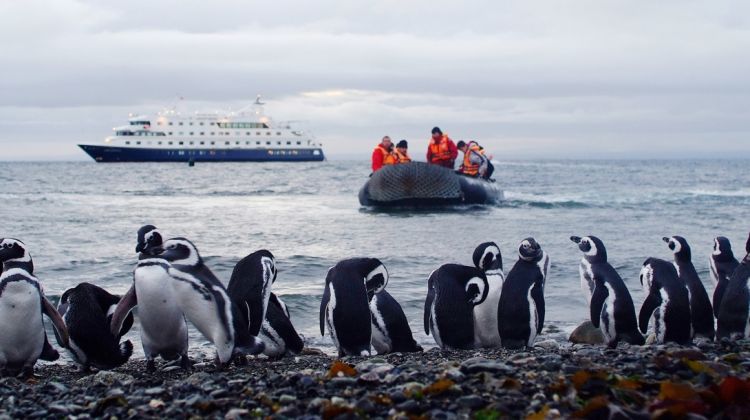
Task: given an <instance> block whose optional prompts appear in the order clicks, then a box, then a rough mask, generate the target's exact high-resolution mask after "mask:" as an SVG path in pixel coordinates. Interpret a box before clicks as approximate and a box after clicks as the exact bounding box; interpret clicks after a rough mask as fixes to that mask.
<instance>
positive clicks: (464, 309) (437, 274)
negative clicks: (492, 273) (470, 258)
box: [424, 264, 489, 350]
mask: <svg viewBox="0 0 750 420" xmlns="http://www.w3.org/2000/svg"><path fill="white" fill-rule="evenodd" d="M488 288H489V287H488V286H487V277H485V275H484V273H483V272H482V271H481V270H479V269H477V268H475V267H468V266H465V265H459V264H445V265H443V266H441V267H440V268H438V269H437V270H435V271H433V272H432V274H430V277H429V278H428V279H427V299H426V300H425V303H424V332H425V333H426V334H428V335H429V334H432V336H433V338H434V339H435V342H436V343H437V345H438V346H440V348H441V349H443V350H469V349H473V348H474V341H475V333H474V328H475V326H474V307H475V306H476V305H479V304H481V303H482V302H484V300H485V299H487V289H488Z"/></svg>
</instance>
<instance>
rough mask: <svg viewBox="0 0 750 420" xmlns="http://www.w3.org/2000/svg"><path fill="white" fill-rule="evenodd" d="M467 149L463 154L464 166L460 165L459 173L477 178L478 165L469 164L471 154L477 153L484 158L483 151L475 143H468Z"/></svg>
mask: <svg viewBox="0 0 750 420" xmlns="http://www.w3.org/2000/svg"><path fill="white" fill-rule="evenodd" d="M468 146H469V148H468V149H467V150H466V153H464V164H463V165H462V167H461V168H462V169H461V172H462V173H464V174H466V175H471V176H477V174H479V165H477V164H475V163H471V152H477V153H479V154H480V155H482V156H484V149H482V148H481V147H480V146H479V144H477V142H475V141H470V142H469V144H468Z"/></svg>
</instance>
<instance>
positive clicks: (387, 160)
mask: <svg viewBox="0 0 750 420" xmlns="http://www.w3.org/2000/svg"><path fill="white" fill-rule="evenodd" d="M375 148H376V149H380V152H381V153H383V166H385V165H395V164H396V163H398V160H397V159H398V158H397V157H396V155H395V154H393V153H391V152H389V151H387V150H385V148H384V147H380V145H378V146H377V147H375Z"/></svg>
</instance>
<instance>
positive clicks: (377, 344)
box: [370, 290, 423, 354]
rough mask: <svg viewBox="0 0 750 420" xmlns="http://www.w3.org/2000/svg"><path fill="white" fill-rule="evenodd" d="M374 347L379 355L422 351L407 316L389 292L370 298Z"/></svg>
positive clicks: (379, 293) (376, 294)
mask: <svg viewBox="0 0 750 420" xmlns="http://www.w3.org/2000/svg"><path fill="white" fill-rule="evenodd" d="M370 313H371V314H372V347H373V348H374V349H375V351H376V352H378V354H385V353H399V352H400V353H410V352H418V351H422V350H423V349H422V347H421V346H420V345H419V344H417V342H416V341H415V340H414V336H413V335H412V332H411V328H410V327H409V321H408V320H407V319H406V314H404V310H403V309H402V308H401V305H399V304H398V302H397V301H396V299H394V298H393V296H391V294H390V293H388V291H387V290H381V291H380V292H378V293H375V294H374V295H373V296H372V298H370Z"/></svg>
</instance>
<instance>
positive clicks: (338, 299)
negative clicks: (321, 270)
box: [320, 258, 388, 356]
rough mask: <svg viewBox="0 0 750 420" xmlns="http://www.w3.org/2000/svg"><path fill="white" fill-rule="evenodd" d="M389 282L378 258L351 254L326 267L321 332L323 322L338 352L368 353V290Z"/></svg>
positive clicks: (378, 288)
mask: <svg viewBox="0 0 750 420" xmlns="http://www.w3.org/2000/svg"><path fill="white" fill-rule="evenodd" d="M387 284H388V271H387V270H386V268H385V266H384V265H383V263H381V262H380V260H378V259H377V258H350V259H346V260H343V261H339V262H338V263H337V264H336V265H334V266H333V267H331V268H330V269H329V270H328V274H327V275H326V284H325V288H324V289H323V298H322V300H321V302H320V335H325V330H326V326H327V327H328V332H329V333H330V334H331V339H332V340H333V344H334V345H335V346H336V349H337V350H338V352H339V356H347V355H353V356H369V355H370V354H371V342H372V320H371V314H370V305H369V301H368V293H372V294H377V293H378V292H380V291H381V290H383V289H384V288H385V286H386V285H387Z"/></svg>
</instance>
